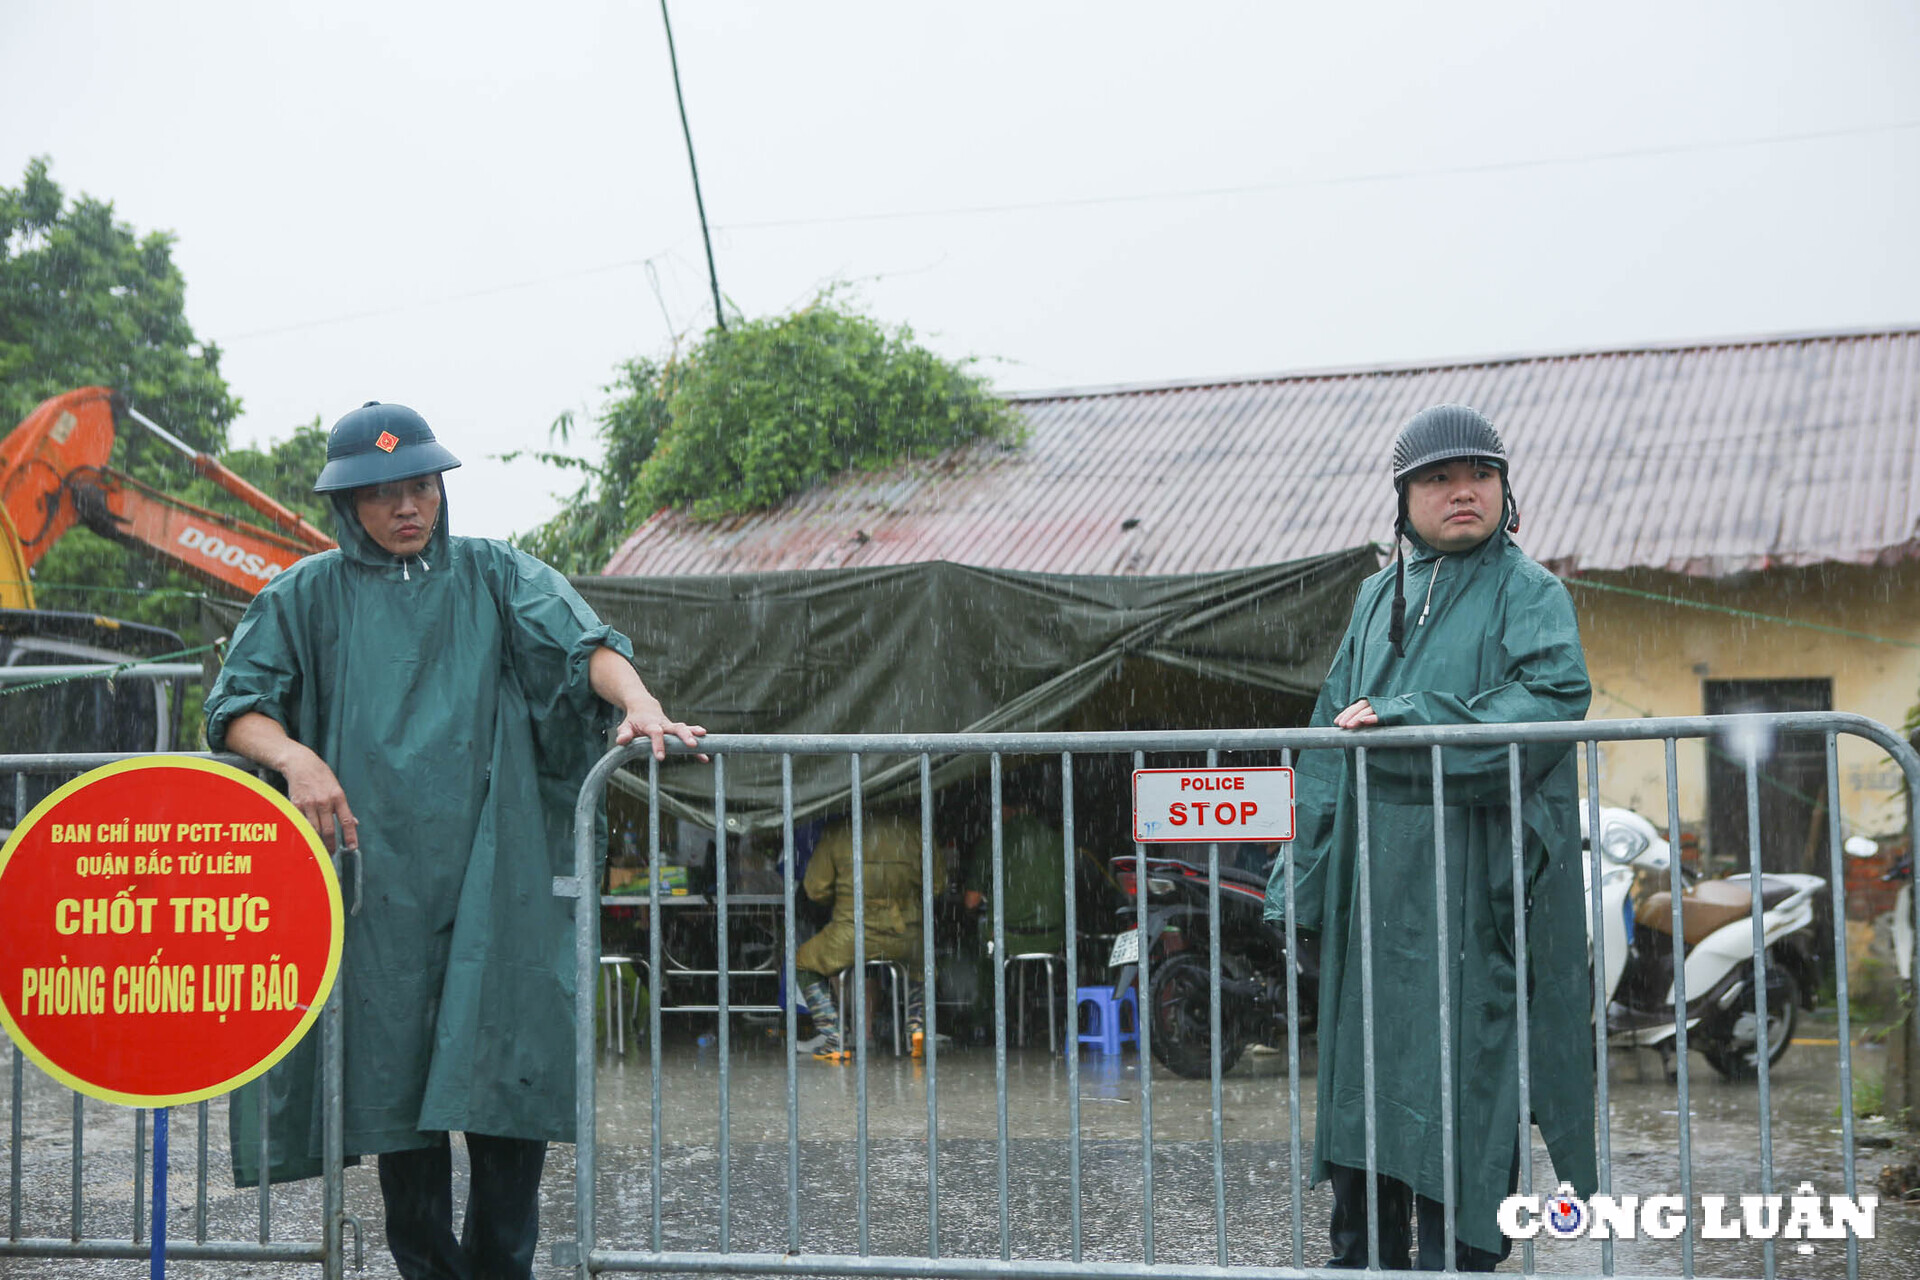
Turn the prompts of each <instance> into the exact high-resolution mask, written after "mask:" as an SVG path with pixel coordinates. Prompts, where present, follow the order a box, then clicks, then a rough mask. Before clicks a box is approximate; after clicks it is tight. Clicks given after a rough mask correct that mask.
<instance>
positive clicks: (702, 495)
mask: <svg viewBox="0 0 1920 1280" xmlns="http://www.w3.org/2000/svg"><path fill="white" fill-rule="evenodd" d="M969 364H970V362H965V361H963V362H953V361H948V360H944V359H942V358H941V357H939V356H937V355H935V354H934V353H933V352H931V351H929V350H927V349H926V348H925V347H922V346H920V345H919V344H918V343H916V342H915V341H914V338H913V333H912V331H911V330H910V329H907V328H905V327H904V326H903V327H901V328H898V329H892V330H889V329H887V328H885V327H883V326H881V325H880V324H878V323H876V322H875V321H873V320H871V319H869V318H867V317H865V316H862V315H859V314H857V313H855V312H853V311H852V310H850V309H848V308H847V307H845V306H843V305H841V304H840V303H839V302H838V301H837V299H836V298H835V297H834V295H833V294H832V293H831V292H829V293H827V294H823V295H822V296H820V297H819V298H816V299H815V300H814V301H813V302H812V303H811V304H809V305H807V306H805V307H802V308H800V309H799V310H797V311H794V312H792V313H790V314H787V315H782V316H776V317H773V318H769V319H763V320H753V321H744V322H736V323H735V324H734V326H733V327H731V328H728V329H725V330H720V329H715V330H712V331H710V332H708V334H707V335H706V337H705V338H704V339H702V341H701V342H700V344H699V345H698V346H696V347H695V348H694V349H693V350H692V351H691V352H689V353H688V354H687V355H686V356H685V357H684V358H682V359H679V360H667V361H662V362H653V361H645V360H634V361H629V362H627V363H626V364H625V365H623V366H622V368H621V376H620V378H619V380H617V381H616V382H615V383H613V384H612V385H611V386H609V387H608V388H606V389H607V390H608V391H609V392H610V393H612V394H614V396H615V398H614V399H613V400H612V401H611V402H609V404H608V405H607V407H606V410H605V411H604V412H603V414H602V415H601V418H600V420H599V433H600V435H601V437H602V439H603V440H604V442H605V444H606V447H607V461H606V462H605V463H604V464H603V465H602V466H600V467H598V468H595V467H592V466H591V465H590V464H587V463H584V462H581V461H580V460H579V459H577V458H572V457H565V458H557V457H555V456H554V455H551V454H549V455H545V456H546V457H547V458H548V460H550V461H558V462H561V463H562V465H570V466H575V467H579V468H581V469H585V470H587V471H588V472H589V478H588V481H587V483H586V484H585V485H584V486H583V487H582V488H581V490H580V491H579V492H577V493H576V494H575V495H574V496H573V498H572V499H571V500H569V503H568V506H567V508H566V509H565V510H564V511H562V512H561V514H560V515H559V516H557V517H555V518H554V520H552V521H550V522H548V523H547V524H546V525H544V526H542V527H541V528H540V529H537V530H535V531H534V532H533V533H532V534H529V535H527V536H526V537H525V538H524V539H522V545H524V546H526V547H527V549H529V550H531V551H533V552H534V553H535V554H538V555H541V556H542V557H544V558H547V559H549V560H551V561H552V562H553V563H555V564H556V565H558V566H560V567H562V568H564V569H566V570H567V571H569V572H576V573H583V572H593V571H595V570H597V569H599V568H600V567H601V565H603V564H604V563H605V562H606V560H607V559H608V557H609V556H611V555H612V554H613V552H614V550H615V549H617V548H618V546H619V544H620V542H621V540H622V539H623V538H625V537H626V535H627V534H628V533H630V532H631V531H632V530H633V529H634V528H635V527H636V526H637V525H639V524H640V523H641V521H643V520H644V519H646V518H647V516H649V515H651V514H652V513H653V512H655V511H658V510H660V509H662V508H665V507H676V508H680V509H682V510H685V511H687V512H689V513H690V514H691V515H692V516H693V517H694V518H696V519H701V520H714V519H719V518H721V517H724V516H728V515H734V514H739V513H742V512H747V511H754V510H761V509H765V508H767V507H772V506H775V505H777V504H778V503H780V502H782V501H784V500H785V499H787V498H789V497H791V496H793V495H794V494H796V493H800V492H802V491H803V490H805V489H808V488H810V487H812V486H813V485H816V484H819V483H821V482H823V481H825V480H828V479H831V478H832V477H834V476H837V475H839V474H841V473H843V472H846V471H850V470H878V469H880V468H883V467H888V466H892V465H894V464H895V463H898V462H901V461H906V460H911V459H914V458H930V457H932V456H934V455H936V454H938V453H940V452H942V451H944V450H946V449H950V448H952V447H954V446H955V445H959V444H964V443H966V442H967V441H970V440H976V439H980V438H983V437H985V438H990V439H999V440H1008V441H1011V440H1015V439H1017V438H1018V436H1019V433H1020V428H1021V420H1020V418H1019V415H1018V414H1016V413H1015V412H1014V411H1013V410H1012V409H1011V408H1010V407H1009V406H1008V405H1007V404H1006V403H1005V402H1004V401H1002V400H1000V399H998V398H997V397H995V396H994V395H993V394H992V392H991V391H990V390H989V389H988V387H987V385H986V382H985V380H984V379H983V378H981V377H980V376H979V375H978V374H976V373H973V372H972V371H971V370H970V368H969ZM570 425H571V424H570V422H567V421H566V420H563V421H562V422H561V423H559V424H556V429H557V431H558V432H559V434H561V435H562V437H563V438H564V435H565V433H566V431H567V429H568V428H569V427H570Z"/></svg>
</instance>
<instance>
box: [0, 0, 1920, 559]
mask: <svg viewBox="0 0 1920 1280" xmlns="http://www.w3.org/2000/svg"><path fill="white" fill-rule="evenodd" d="M672 12H673V20H674V23H675V27H674V34H675V38H676V41H677V43H678V48H679V56H680V67H681V74H682V76H683V78H684V81H685V87H686V96H687V110H688V113H689V116H690V118H691V123H692V127H693V136H694V143H695V146H696V148H697V151H698V158H699V163H700V173H701V179H702V182H703V184H704V193H705V197H706V205H707V212H708V215H709V217H710V218H711V220H712V222H713V224H714V229H715V232H714V251H715V255H716V257H717V259H718V266H719V274H720V283H721V287H722V289H723V290H724V291H725V293H726V295H727V297H728V299H729V301H730V304H731V305H732V306H735V307H737V308H738V309H739V310H740V311H742V312H744V313H745V314H747V315H762V314H766V313H769V312H775V311H779V310H784V309H786V308H789V307H791V306H793V305H795V304H797V303H800V302H802V301H804V300H805V299H807V298H808V297H809V296H811V295H812V294H813V292H814V291H816V290H817V289H819V288H820V287H822V286H823V285H827V284H830V283H832V282H834V281H847V282H850V283H851V284H852V286H853V287H854V289H855V291H856V292H855V297H856V298H857V299H858V300H859V301H860V302H861V304H862V305H864V306H865V307H866V308H867V309H868V310H869V311H871V312H872V313H873V314H875V315H876V316H878V317H879V318H881V319H883V320H885V321H887V322H889V323H898V322H905V323H907V324H910V325H911V326H912V327H913V328H914V329H915V331H916V332H917V333H919V334H920V335H921V336H922V338H923V339H925V340H926V341H927V342H928V343H929V344H930V345H932V346H933V347H934V348H935V349H937V350H939V351H940V352H942V353H943V354H946V355H949V356H966V355H974V356H979V357H982V358H983V359H985V360H986V361H987V364H986V365H985V368H986V370H987V372H988V373H989V375H990V377H991V378H992V379H993V381H994V383H995V384H996V385H997V386H1000V387H1002V388H1009V389H1012V388H1033V387H1058V386H1082V385H1090V384H1108V383H1115V382H1143V381H1153V380H1160V379H1176V378H1191V377H1199V376H1206V375H1216V374H1242V373H1261V372H1274V371H1279V370H1287V369H1296V368H1304V367H1320V366H1327V365H1341V364H1366V363H1375V362H1383V361H1396V360H1407V359H1422V358H1428V357H1443V356H1457V355H1478V354H1490V353H1500V352H1514V351H1539V350H1553V349H1561V348H1568V347H1582V346H1589V345H1618V344H1624V343H1632V342H1639V341H1646V340H1661V339H1675V338H1694V337H1713V336H1724V335H1735V334H1750V333H1765V332H1776V331H1792V330H1807V329H1823V328H1837V327H1853V326H1862V325H1872V324H1883V323H1905V322H1913V321H1920V231H1917V229H1920V74H1916V68H1920V6H1916V5H1914V4H1912V3H1909V2H1906V0H1883V2H1879V3H1842V2H1834V0H1824V2H1823V3H1820V4H1778V3H1753V2H1750V0H1749V2H1743V3H1726V4H1685V3H1679V4H1676V3H1671V2H1668V3H1659V4H1639V3H1620V2H1618V0H1615V2H1611V3H1605V4H1601V3H1593V4H1587V5H1573V4H1558V5H1550V4H1542V3H1514V4H1497V3H1458V4H1446V5H1427V4H1422V5H1411V4H1409V5H1366V6H1359V5H1325V4H1316V5H1293V4H1224V3H1217V4H1216V3H1195V2H1191V0H1190V2H1188V3H1182V4H1172V3H1160V4H1125V3H1104V4H1097V5H1096V4H1065V3H1060V4H1048V3H1036V2H1035V0H1025V2H1023V3H1018V4H1003V3H990V2H985V0H969V2H968V3H965V4H958V3H953V4H899V3H889V4H853V3H840V2H834V3H815V4H801V3H772V2H771V0H769V2H767V3H759V4H749V3H736V2H728V0H676V3H675V4H674V7H673V11H672ZM0 87H3V88H0V92H3V93H4V102H5V106H4V108H3V109H0V182H4V183H5V184H6V185H9V186H11V185H17V183H18V181H19V177H20V174H21V173H22V171H23V170H24V167H25V165H26V162H27V160H28V159H29V158H30V157H32V156H36V155H44V156H48V157H50V158H51V160H52V162H53V176H54V178H55V179H56V180H57V181H58V182H60V183H61V184H62V185H63V186H64V187H66V188H67V189H68V191H69V192H70V193H71V192H80V191H84V192H86V193H88V194H91V195H95V196H98V197H101V198H103V199H109V200H112V201H113V202H114V204H115V206H116V208H117V210H118V213H119V215H120V217H121V218H122V219H124V220H125V221H127V222H129V223H131V224H132V225H133V226H134V227H135V228H136V229H138V230H140V231H143V232H144V231H147V230H152V229H167V230H170V231H172V232H174V233H175V234H176V235H177V236H178V244H177V246H176V249H175V257H176V260H177V261H178V262H179V264H180V266H181V269H182V270H183V271H184V272H185V275H186V279H187V285H188V293H187V313H188V317H189V319H190V320H191V322H192V324H193V325H194V327H195V329H196V331H197V332H198V333H199V334H200V335H201V336H202V337H203V338H205V339H208V340H211V341H215V342H218V343H219V344H220V346H221V347H222V349H223V350H224V351H225V358H224V363H223V371H224V373H225V374H226V376H227V378H228V380H229V381H230V382H231V384H232V385H233V388H234V390H235V392H236V393H237V394H238V395H239V396H240V397H241V399H242V401H243V402H244V406H245V415H244V417H243V418H242V419H241V420H240V422H239V424H238V425H237V427H236V429H235V431H234V433H233V439H234V441H235V442H236V443H242V444H244V443H249V442H254V441H260V442H264V441H268V440H272V439H278V438H281V437H283V436H285V435H286V434H287V433H288V432H289V431H290V430H291V429H292V427H293V426H295V425H296V424H298V423H301V422H305V421H311V420H312V419H313V417H314V416H315V415H316V414H317V415H319V416H321V417H322V418H323V419H324V420H325V421H326V422H327V423H329V424H330V423H331V422H332V421H333V420H334V419H335V418H336V417H338V416H339V415H340V414H341V413H343V412H345V411H346V410H348V409H350V408H352V407H354V406H355V405H357V404H359V403H360V402H361V401H363V400H367V399H381V400H393V401H400V402H404V403H407V404H411V405H413V406H414V407H416V408H418V409H420V410H421V411H422V412H424V413H425V414H426V415H427V417H428V419H429V421H431V422H432V423H433V424H434V426H435V427H436V429H437V430H438V431H440V433H441V437H442V439H443V440H445V441H446V442H447V443H448V444H449V445H450V446H451V447H452V448H453V449H454V451H455V452H456V453H458V454H460V455H461V456H462V457H463V458H464V459H465V460H466V463H467V465H466V467H465V468H464V469H463V470H462V471H461V472H460V473H459V474H458V475H457V476H455V477H453V481H454V483H453V486H452V490H451V492H452V497H451V513H452V518H453V524H454V528H455V530H456V531H457V532H464V533H482V534H489V535H495V536H504V535H506V534H507V533H509V532H514V531H519V530H523V529H526V528H528V527H530V526H531V525H533V524H535V523H537V522H538V521H540V520H541V519H544V518H545V517H546V516H548V515H549V514H551V512H552V511H553V510H554V509H555V503H554V502H553V500H552V498H551V497H550V494H551V493H552V492H553V491H555V490H557V489H561V488H564V487H570V482H569V480H568V478H567V477H565V476H562V475H559V474H558V473H555V472H552V471H549V470H546V469H544V468H540V467H538V466H535V465H533V464H530V463H525V462H523V463H520V464H516V465H514V466H511V467H509V466H505V465H503V464H500V463H498V462H492V461H489V458H488V456H489V455H492V454H497V453H500V452H502V451H504V450H508V449H513V448H520V447H540V446H542V445H543V444H544V442H545V439H546V428H547V424H548V423H549V422H551V421H552V420H553V418H554V417H555V416H556V415H557V414H558V413H560V412H562V411H564V410H574V411H576V412H580V413H583V414H586V415H591V413H592V412H593V411H594V410H596V409H597V408H598V406H599V405H600V403H601V402H602V400H603V399H604V397H603V395H602V393H601V391H600V387H601V386H602V385H603V384H604V383H605V382H606V381H607V380H608V378H609V376H610V374H611V371H612V369H613V367H614V365H615V363H616V362H617V361H619V360H621V359H622V358H624V357H627V356H631V355H640V354H659V353H662V352H664V351H665V350H666V349H667V348H668V347H669V346H670V344H671V342H672V341H673V339H674V336H675V335H684V336H697V335H698V333H699V332H700V331H701V330H702V329H703V328H704V327H705V326H706V325H707V324H709V323H710V322H711V317H712V304H711V301H710V299H709V294H708V287H707V279H706V266H705V260H704V257H703V255H702V252H701V247H700V237H699V227H698V222H697V218H696V214H695V209H694V202H693V193H692V187H691V184H690V182H689V179H688V174H687V164H686V155H685V151H684V149H683V144H682V141H681V136H680V123H679V117H678V114H677V112H676V109H675V105H674V98H673V84H672V79H671V76H670V73H669V69H668V62H667V49H666V41H665V38H664V36H663V33H662V28H661V21H660V13H659V9H658V6H657V4H655V3H652V2H651V0H627V2H625V3H614V2H612V0H607V2H604V3H602V2H595V0H548V2H547V3H544V4H541V5H537V6H536V5H530V4H526V3H524V2H522V3H513V4H506V3H490V2H475V0H467V2H466V3H461V4H453V3H442V4H414V3H407V2H406V0H325V3H313V4H303V5H291V4H271V3H269V4H262V3H257V2H254V0H227V2H215V0H201V2H195V3H186V4H177V5H160V4H153V3H135V2H132V0H0Z"/></svg>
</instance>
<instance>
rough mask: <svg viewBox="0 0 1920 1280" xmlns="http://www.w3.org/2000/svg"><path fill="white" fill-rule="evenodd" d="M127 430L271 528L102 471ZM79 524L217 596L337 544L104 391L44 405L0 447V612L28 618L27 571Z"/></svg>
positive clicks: (248, 592) (252, 587) (254, 585)
mask: <svg viewBox="0 0 1920 1280" xmlns="http://www.w3.org/2000/svg"><path fill="white" fill-rule="evenodd" d="M129 421H131V422H135V423H138V424H139V425H140V426H142V427H144V428H146V429H147V430H148V431H150V432H152V433H153V434H154V435H155V436H157V437H159V438H160V439H161V440H163V441H165V442H166V443H167V444H168V445H170V446H171V447H172V448H174V449H177V450H178V451H179V452H180V453H182V454H184V455H185V456H186V458H187V459H188V460H189V462H190V463H191V464H192V466H193V469H194V470H195V471H196V472H198V473H199V474H200V475H203V476H205V477H207V478H208V479H209V480H212V481H213V482H214V483H215V484H218V485H219V486H220V487H221V488H222V489H225V490H226V491H227V492H228V493H230V494H232V495H233V496H234V497H236V498H238V499H239V500H240V501H241V502H244V503H245V504H246V505H247V506H249V507H251V508H253V510H254V511H256V512H258V513H259V514H260V515H261V516H262V517H264V518H265V519H266V520H267V521H269V522H270V523H271V524H272V526H273V527H272V528H270V529H268V528H261V527H259V526H258V525H253V524H249V523H247V522H246V521H244V520H240V519H236V518H235V517H233V516H229V515H223V514H221V513H220V512H217V511H209V510H208V509H206V508H205V507H200V506H196V505H194V504H193V503H190V502H185V501H183V500H181V499H179V498H176V497H173V496H172V495H170V494H167V493H164V492H162V491H160V490H159V489H155V488H153V487H152V486H151V485H148V484H144V483H142V482H141V481H139V480H136V479H134V478H133V477H132V476H130V475H127V474H126V473H124V472H121V471H116V470H115V469H114V468H112V467H110V466H108V465H107V459H108V456H109V455H110V454H111V453H112V452H113V440H114V433H115V431H116V430H117V429H118V427H119V426H120V424H122V423H124V422H129ZM75 524H82V525H85V526H86V527H87V528H89V529H91V530H93V531H94V532H95V533H97V534H99V535H101V536H102V537H105V538H110V539H112V540H113V541H115V542H118V543H121V544H123V545H126V546H129V547H133V548H135V549H137V550H141V551H145V552H147V553H148V554H151V555H157V556H159V557H160V558H162V559H163V560H165V561H167V562H168V563H169V564H171V565H173V566H174V567H176V568H179V569H183V570H185V571H187V572H188V573H190V574H192V575H194V576H195V577H197V578H199V579H201V580H202V581H204V582H207V583H209V584H211V585H213V586H215V587H220V588H224V589H225V590H228V591H231V592H235V593H237V594H239V595H241V596H243V597H251V596H253V595H254V594H256V593H257V592H258V591H259V590H260V588H261V587H263V586H265V585H266V583H267V581H268V580H269V579H271V578H272V577H273V576H274V575H275V574H277V573H279V572H280V571H281V570H282V569H285V568H286V567H287V566H288V565H290V564H292V563H293V562H294V561H295V560H298V559H299V558H300V557H301V556H304V555H307V554H309V553H311V552H314V551H324V550H326V549H328V548H329V547H331V546H333V539H331V538H329V537H327V535H326V534H324V533H322V532H320V531H319V530H318V529H316V528H314V527H313V526H312V525H311V524H309V523H307V521H306V520H304V519H302V518H301V516H300V514H299V513H298V512H295V511H292V510H289V509H288V508H286V507H284V506H282V505H281V504H279V503H278V502H275V501H274V500H273V499H272V498H270V497H268V496H267V495H266V494H264V493H262V492H260V490H258V489H256V488H254V487H253V486H252V485H250V484H248V483H247V482H246V481H245V480H242V479H241V478H240V477H239V476H237V475H235V474H234V473H233V472H231V471H229V470H228V469H227V468H226V467H224V466H222V465H221V464H220V463H218V462H217V461H215V460H214V458H213V456H212V455H211V454H207V453H202V452H200V451H198V450H196V449H194V448H193V447H192V446H191V445H189V444H187V443H186V442H185V441H183V440H181V439H180V438H179V437H177V436H175V435H173V434H172V433H171V432H169V431H167V430H166V429H165V428H164V427H162V426H160V425H159V424H158V423H156V422H154V421H153V420H152V419H151V418H148V417H147V416H146V415H145V414H143V413H141V412H140V411H139V410H137V409H133V408H130V407H129V406H128V405H127V404H126V402H125V400H124V399H122V398H121V397H120V396H118V395H116V394H115V393H114V392H113V391H111V390H109V389H108V388H106V387H81V388H79V389H78V390H75V391H69V392H66V393H65V394H64V395H58V396H54V397H53V398H52V399H50V400H46V401H43V402H42V403H41V404H40V406H39V407H38V408H36V409H35V410H34V411H33V412H32V413H30V414H28V415H27V417H26V420H25V421H23V422H21V424H20V425H19V426H18V427H16V428H15V429H14V430H13V432H12V434H10V435H8V436H7V437H6V438H5V439H0V608H12V609H31V608H33V607H34V602H33V583H32V579H31V578H30V577H29V576H28V573H27V571H28V570H29V569H31V568H32V567H33V566H34V564H35V563H36V562H37V561H38V560H39V559H40V557H42V556H44V555H45V554H46V553H47V551H48V550H49V549H51V548H52V546H53V544H54V543H55V542H57V541H59V539H60V536H61V535H62V534H64V533H65V532H66V531H67V530H68V529H71V528H72V527H73V526H74V525H75Z"/></svg>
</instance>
